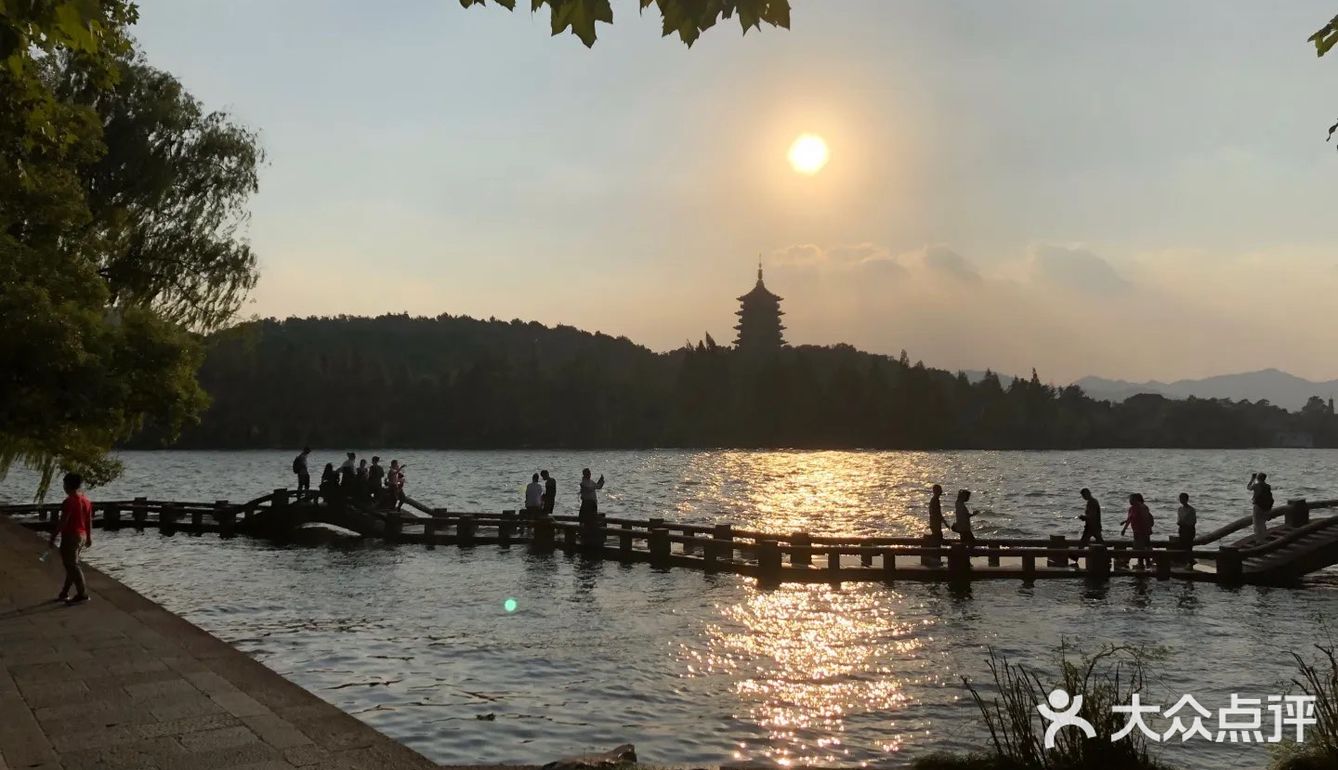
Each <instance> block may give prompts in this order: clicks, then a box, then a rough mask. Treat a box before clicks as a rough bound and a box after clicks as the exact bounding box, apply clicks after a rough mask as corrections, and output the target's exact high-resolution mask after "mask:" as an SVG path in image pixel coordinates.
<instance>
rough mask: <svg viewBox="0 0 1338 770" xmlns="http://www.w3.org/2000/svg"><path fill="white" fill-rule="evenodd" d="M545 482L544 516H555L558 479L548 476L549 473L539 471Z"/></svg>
mask: <svg viewBox="0 0 1338 770" xmlns="http://www.w3.org/2000/svg"><path fill="white" fill-rule="evenodd" d="M539 476H540V477H541V478H543V480H544V515H545V516H552V515H553V506H554V505H555V504H556V503H557V479H555V478H553V477H552V476H549V475H548V471H546V470H543V471H539Z"/></svg>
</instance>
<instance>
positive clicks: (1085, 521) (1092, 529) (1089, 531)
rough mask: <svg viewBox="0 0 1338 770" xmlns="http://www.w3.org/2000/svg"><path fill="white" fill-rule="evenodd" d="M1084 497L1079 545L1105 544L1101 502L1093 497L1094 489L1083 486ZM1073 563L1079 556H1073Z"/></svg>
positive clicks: (1082, 493)
mask: <svg viewBox="0 0 1338 770" xmlns="http://www.w3.org/2000/svg"><path fill="white" fill-rule="evenodd" d="M1078 495H1079V496H1081V497H1082V499H1083V500H1084V501H1085V502H1084V508H1083V512H1082V515H1081V516H1079V517H1078V519H1079V520H1080V521H1082V537H1080V538H1078V547H1079V548H1086V547H1087V544H1088V543H1089V542H1097V543H1101V544H1102V545H1104V544H1105V542H1106V541H1105V538H1103V537H1102V536H1101V503H1100V502H1098V501H1097V499H1096V498H1095V497H1092V490H1090V489H1088V488H1087V487H1083V488H1082V489H1080V490H1079V491H1078ZM1073 563H1074V564H1077V563H1078V557H1077V556H1074V557H1073Z"/></svg>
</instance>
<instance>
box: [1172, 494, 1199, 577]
mask: <svg viewBox="0 0 1338 770" xmlns="http://www.w3.org/2000/svg"><path fill="white" fill-rule="evenodd" d="M1175 523H1176V526H1178V527H1179V529H1180V547H1181V548H1183V549H1184V550H1185V561H1186V562H1187V563H1189V564H1193V563H1194V558H1193V557H1192V556H1190V555H1189V553H1190V551H1193V550H1194V530H1195V529H1196V528H1197V527H1198V524H1199V512H1198V511H1196V510H1194V506H1192V505H1190V504H1189V494H1188V493H1186V492H1181V493H1180V507H1179V508H1177V509H1176V512H1175Z"/></svg>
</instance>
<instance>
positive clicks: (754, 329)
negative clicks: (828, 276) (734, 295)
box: [734, 260, 785, 351]
mask: <svg viewBox="0 0 1338 770" xmlns="http://www.w3.org/2000/svg"><path fill="white" fill-rule="evenodd" d="M780 303H781V298H780V297H777V296H776V295H775V294H772V293H771V292H769V291H767V287H766V284H764V283H762V261H761V260H758V262H757V285H756V286H754V287H753V290H752V291H750V292H748V293H747V294H745V295H743V296H742V297H739V309H738V310H737V311H735V313H734V314H735V315H737V316H738V317H739V323H738V325H737V326H735V327H734V328H735V329H736V330H738V332H739V336H738V339H736V340H734V345H735V346H736V347H738V349H739V350H750V351H759V350H776V349H778V348H780V347H781V346H782V345H784V344H785V338H784V337H782V336H781V332H782V331H784V330H785V327H784V326H781V319H780V317H781V316H782V315H785V313H783V312H782V311H781V309H780Z"/></svg>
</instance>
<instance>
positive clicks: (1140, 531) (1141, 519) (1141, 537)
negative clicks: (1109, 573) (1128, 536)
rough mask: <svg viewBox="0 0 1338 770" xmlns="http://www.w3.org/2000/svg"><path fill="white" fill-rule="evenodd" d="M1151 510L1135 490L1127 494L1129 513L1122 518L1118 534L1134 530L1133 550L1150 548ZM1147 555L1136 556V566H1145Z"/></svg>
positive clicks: (1140, 567) (1141, 567)
mask: <svg viewBox="0 0 1338 770" xmlns="http://www.w3.org/2000/svg"><path fill="white" fill-rule="evenodd" d="M1152 524H1153V519H1152V511H1150V510H1148V507H1147V504H1146V503H1144V502H1143V496H1142V495H1140V494H1138V493H1137V492H1135V493H1134V494H1132V495H1129V515H1128V516H1127V517H1125V519H1124V526H1122V527H1120V535H1121V536H1123V535H1124V533H1125V531H1126V530H1128V529H1131V528H1132V529H1133V531H1134V550H1136V551H1146V550H1148V549H1150V548H1152ZM1147 561H1148V559H1147V556H1146V555H1144V556H1139V557H1138V568H1139V569H1146V568H1147Z"/></svg>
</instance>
